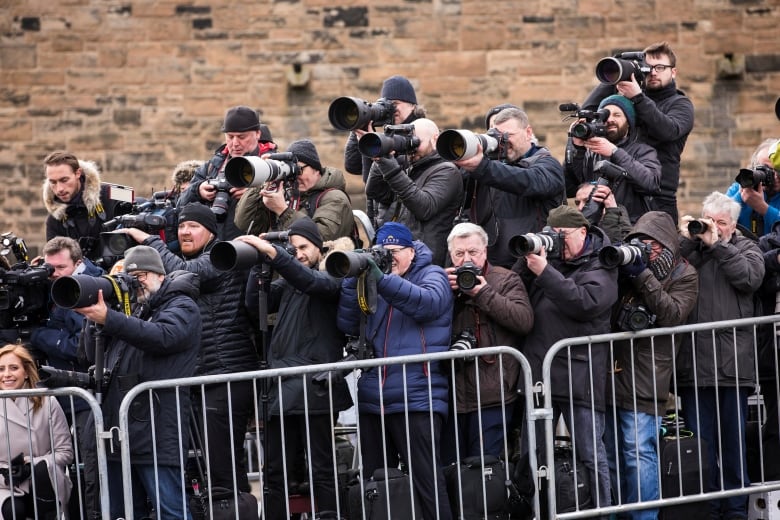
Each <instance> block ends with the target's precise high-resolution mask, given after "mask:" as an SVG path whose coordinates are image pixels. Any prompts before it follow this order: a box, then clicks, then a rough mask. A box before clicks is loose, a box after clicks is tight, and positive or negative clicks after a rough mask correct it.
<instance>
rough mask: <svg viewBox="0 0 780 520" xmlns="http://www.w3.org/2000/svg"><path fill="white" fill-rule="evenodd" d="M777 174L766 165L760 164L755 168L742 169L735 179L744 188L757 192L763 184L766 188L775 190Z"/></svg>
mask: <svg viewBox="0 0 780 520" xmlns="http://www.w3.org/2000/svg"><path fill="white" fill-rule="evenodd" d="M776 177H777V172H776V171H775V170H774V169H773V168H771V167H769V166H766V165H765V164H759V165H758V166H756V167H755V168H742V169H740V170H739V173H738V174H737V177H736V178H735V179H734V180H735V181H736V182H737V183H739V185H740V186H741V187H743V188H753V189H754V190H757V189H758V187H759V186H761V185H762V184H763V185H764V187H766V188H774V186H775V178H776Z"/></svg>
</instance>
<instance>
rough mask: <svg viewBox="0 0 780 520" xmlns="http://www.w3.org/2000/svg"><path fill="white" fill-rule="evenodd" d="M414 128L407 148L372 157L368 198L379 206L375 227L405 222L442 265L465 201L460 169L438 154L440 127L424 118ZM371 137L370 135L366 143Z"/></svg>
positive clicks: (367, 187)
mask: <svg viewBox="0 0 780 520" xmlns="http://www.w3.org/2000/svg"><path fill="white" fill-rule="evenodd" d="M410 126H411V128H409V130H410V131H411V132H413V133H412V134H411V136H407V138H406V139H402V140H401V141H403V142H404V143H407V144H410V146H408V148H406V149H403V150H398V149H395V147H394V149H393V150H392V151H391V152H390V153H389V154H387V155H383V156H377V157H373V159H374V164H373V166H371V173H370V174H369V176H368V181H367V182H366V197H368V198H369V199H372V200H374V201H376V202H377V203H378V205H379V208H381V210H380V211H381V214H378V215H377V219H376V221H377V225H382V224H383V223H385V222H390V221H395V222H401V223H403V224H404V225H405V226H406V227H408V228H409V229H410V230H411V231H412V235H413V236H414V237H415V239H416V240H420V241H421V242H424V243H425V245H427V246H428V247H429V248H430V249H431V252H432V253H433V263H434V264H436V265H440V266H443V265H444V262H445V259H446V257H447V234H448V233H449V231H450V229H451V228H452V220H453V219H454V218H455V216H456V214H457V212H458V206H459V205H460V202H461V199H462V198H463V183H462V181H461V178H460V175H458V169H457V168H456V167H455V166H454V165H453V164H452V163H451V162H449V161H445V160H444V159H442V158H441V156H440V155H439V153H438V152H437V151H436V138H437V137H438V135H439V128H438V127H437V126H436V123H434V122H433V121H431V120H430V119H425V118H422V119H417V120H415V121H414V122H412V123H411V125H410ZM387 128H389V127H386V131H387ZM369 137H371V136H370V135H368V134H367V135H366V136H364V137H363V138H362V139H367V138H369ZM361 142H362V141H361ZM414 143H417V144H416V146H415V145H414ZM403 154H405V155H406V157H407V158H408V162H407V164H408V168H405V167H404V166H402V165H401V162H400V161H399V160H398V157H400V156H401V155H403Z"/></svg>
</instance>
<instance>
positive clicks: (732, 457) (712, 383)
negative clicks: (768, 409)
mask: <svg viewBox="0 0 780 520" xmlns="http://www.w3.org/2000/svg"><path fill="white" fill-rule="evenodd" d="M739 213H740V207H739V204H738V203H737V202H736V201H734V200H732V199H730V198H729V197H727V196H726V195H724V194H722V193H718V192H713V193H711V194H710V195H708V196H707V198H705V199H704V202H703V204H702V217H703V218H702V219H699V222H700V223H701V224H703V225H704V229H703V230H702V232H701V233H699V234H695V235H692V234H691V233H690V232H689V230H688V224H689V223H690V222H691V221H693V220H695V219H694V218H693V217H691V216H689V215H685V216H683V217H682V218H681V219H680V220H681V223H680V233H681V234H682V236H683V238H682V240H681V242H680V249H681V254H682V255H683V256H684V257H685V258H686V259H687V260H688V261H689V262H690V263H691V265H693V266H694V267H695V268H696V269H697V270H698V271H699V298H698V301H697V302H696V306H695V307H694V309H693V311H691V313H690V314H689V315H688V323H706V322H710V321H722V320H733V319H738V318H748V317H752V316H753V315H754V312H755V309H754V305H753V302H754V298H753V293H755V292H756V291H757V290H758V289H759V288H760V286H761V283H762V280H763V277H764V272H765V268H764V258H763V255H762V254H761V250H760V249H759V248H758V246H757V245H756V244H755V243H754V242H753V241H752V240H750V239H749V238H745V237H743V236H740V235H738V234H737V233H736V228H737V219H738V218H739ZM676 362H677V384H678V387H679V396H680V399H681V402H682V415H683V418H684V419H685V424H686V425H688V427H689V428H690V429H691V430H693V432H694V433H695V434H696V435H698V436H699V437H700V438H701V439H702V440H703V441H705V442H706V444H707V446H708V447H709V449H708V450H707V451H708V458H709V467H710V468H720V471H710V479H709V482H707V483H706V484H705V489H704V491H714V490H720V489H734V488H741V487H743V486H747V485H749V483H750V480H749V478H748V474H747V468H746V466H745V465H744V461H745V460H746V456H745V423H746V413H747V397H748V393H749V392H751V391H752V390H753V388H754V386H755V350H754V348H753V331H752V328H751V327H740V328H735V329H734V330H733V331H730V332H728V333H725V332H722V333H718V334H714V333H713V332H712V331H700V332H696V333H695V334H685V335H684V336H683V343H682V346H681V347H680V351H679V353H678V355H677V361H676ZM718 446H723V447H724V449H723V450H722V451H719V450H718ZM721 475H722V477H723V478H722V480H721V478H720V477H721ZM710 506H711V516H712V515H721V516H722V517H723V518H745V516H746V513H747V509H746V506H747V497H746V496H745V495H741V496H734V497H729V498H724V499H721V500H713V501H711V502H710Z"/></svg>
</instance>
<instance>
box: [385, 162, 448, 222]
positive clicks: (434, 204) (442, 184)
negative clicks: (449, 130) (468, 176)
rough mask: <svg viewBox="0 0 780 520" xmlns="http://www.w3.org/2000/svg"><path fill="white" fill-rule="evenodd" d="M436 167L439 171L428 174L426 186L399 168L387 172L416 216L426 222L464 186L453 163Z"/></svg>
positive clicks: (401, 197) (394, 189)
mask: <svg viewBox="0 0 780 520" xmlns="http://www.w3.org/2000/svg"><path fill="white" fill-rule="evenodd" d="M434 168H436V171H435V172H433V173H431V174H430V175H428V176H427V178H426V180H425V184H424V185H423V186H418V185H417V184H415V182H414V181H413V180H412V179H410V178H409V176H408V175H405V174H403V173H401V171H400V170H399V171H397V172H395V173H394V174H392V175H386V176H385V181H386V182H387V184H388V185H389V186H390V189H391V190H392V191H393V193H395V194H397V195H398V198H399V199H400V200H401V202H403V205H404V206H406V208H407V209H408V210H409V212H411V214H412V215H414V218H416V219H417V220H420V221H423V222H424V221H428V220H430V219H431V218H433V217H434V216H435V215H438V214H439V213H440V212H442V211H443V210H444V209H445V207H446V206H447V205H449V204H451V201H452V200H453V199H455V198H459V194H460V193H461V192H462V190H463V180H462V178H461V176H460V172H459V171H458V169H457V168H456V167H455V165H454V164H452V163H450V162H444V163H439V164H437V165H435V166H434Z"/></svg>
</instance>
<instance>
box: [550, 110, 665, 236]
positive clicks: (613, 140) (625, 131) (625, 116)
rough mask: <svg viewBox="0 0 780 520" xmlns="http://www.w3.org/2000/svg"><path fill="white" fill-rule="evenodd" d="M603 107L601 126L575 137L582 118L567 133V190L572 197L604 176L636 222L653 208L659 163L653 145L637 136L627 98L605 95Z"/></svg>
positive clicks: (659, 174) (618, 201)
mask: <svg viewBox="0 0 780 520" xmlns="http://www.w3.org/2000/svg"><path fill="white" fill-rule="evenodd" d="M602 110H607V111H608V112H609V115H608V116H607V118H606V120H605V121H604V122H603V124H602V126H600V127H599V125H598V124H595V125H594V127H593V132H590V133H587V134H586V135H587V137H585V138H579V137H575V136H576V135H578V132H577V131H576V130H575V127H576V126H577V125H579V124H581V123H582V122H583V121H577V122H575V123H573V124H572V127H571V129H570V132H569V134H570V136H571V144H572V147H573V150H574V153H571V154H567V157H566V192H567V195H569V196H574V194H575V193H576V190H577V188H578V187H579V186H580V184H582V183H583V182H589V181H597V179H599V180H600V179H604V180H606V181H607V182H608V183H609V186H610V189H611V190H612V192H613V193H614V195H615V200H616V201H617V203H618V204H621V205H623V206H625V208H626V211H628V216H629V219H630V220H631V222H636V220H637V219H638V218H639V217H640V216H642V215H643V214H644V213H646V212H648V211H650V210H652V209H653V202H652V201H653V196H654V194H655V193H657V192H658V189H659V186H660V182H661V163H660V162H659V161H658V156H657V155H656V152H655V150H654V149H653V147H652V146H650V145H648V144H645V143H643V142H641V141H639V140H638V139H637V133H636V111H635V110H634V105H633V104H632V103H631V102H630V101H629V100H628V99H627V98H625V97H623V96H620V95H613V96H609V97H607V98H604V99H603V100H602V101H601V103H600V104H599V111H602ZM602 117H603V116H602Z"/></svg>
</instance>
